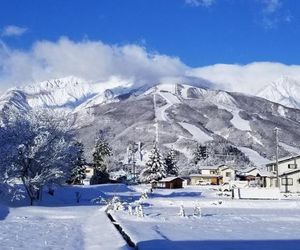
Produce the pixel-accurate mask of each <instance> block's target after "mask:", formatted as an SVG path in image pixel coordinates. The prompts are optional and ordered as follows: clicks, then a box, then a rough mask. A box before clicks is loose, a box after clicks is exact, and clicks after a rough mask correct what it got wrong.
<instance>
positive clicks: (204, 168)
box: [199, 166, 219, 170]
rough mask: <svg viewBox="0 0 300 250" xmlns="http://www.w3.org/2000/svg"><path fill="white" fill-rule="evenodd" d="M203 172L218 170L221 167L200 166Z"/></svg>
mask: <svg viewBox="0 0 300 250" xmlns="http://www.w3.org/2000/svg"><path fill="white" fill-rule="evenodd" d="M199 169H201V170H218V169H219V166H199Z"/></svg>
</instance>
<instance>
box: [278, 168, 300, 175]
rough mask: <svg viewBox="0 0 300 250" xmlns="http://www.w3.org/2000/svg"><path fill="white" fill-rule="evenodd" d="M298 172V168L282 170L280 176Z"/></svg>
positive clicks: (299, 170)
mask: <svg viewBox="0 0 300 250" xmlns="http://www.w3.org/2000/svg"><path fill="white" fill-rule="evenodd" d="M298 172H300V169H293V170H289V171H286V172H284V173H283V174H281V175H280V176H284V175H291V174H295V173H298Z"/></svg>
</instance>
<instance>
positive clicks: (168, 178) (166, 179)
mask: <svg viewBox="0 0 300 250" xmlns="http://www.w3.org/2000/svg"><path fill="white" fill-rule="evenodd" d="M176 179H181V180H183V179H182V178H180V177H178V176H170V177H166V178H163V179H161V180H159V182H170V181H173V180H176Z"/></svg>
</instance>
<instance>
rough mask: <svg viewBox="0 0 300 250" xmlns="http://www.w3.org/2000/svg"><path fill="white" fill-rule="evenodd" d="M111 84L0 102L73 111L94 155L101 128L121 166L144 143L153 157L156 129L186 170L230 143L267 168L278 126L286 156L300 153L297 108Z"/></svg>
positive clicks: (198, 90) (189, 88) (190, 88)
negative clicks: (208, 147)
mask: <svg viewBox="0 0 300 250" xmlns="http://www.w3.org/2000/svg"><path fill="white" fill-rule="evenodd" d="M109 86H112V88H106V85H105V84H103V83H99V84H97V83H90V82H87V81H85V80H82V79H79V78H76V77H67V78H63V79H57V80H50V81H45V82H41V83H37V84H32V85H29V86H25V87H22V88H15V89H11V90H9V91H8V92H7V93H6V94H5V95H3V96H2V97H1V98H0V108H1V110H6V109H8V108H17V109H24V110H26V109H28V108H30V107H50V108H64V109H66V110H69V111H70V112H72V113H73V114H74V117H75V121H76V129H77V131H78V137H79V138H80V139H81V141H82V142H83V143H84V144H85V146H86V152H87V154H88V156H89V155H90V152H92V147H93V144H94V139H95V134H96V133H97V132H98V130H99V129H102V130H104V131H106V132H107V134H108V136H109V138H110V141H111V144H112V146H113V148H114V150H115V156H116V157H115V160H116V161H122V160H124V157H125V155H126V148H127V146H128V144H129V143H130V142H132V141H135V142H141V143H142V145H143V150H144V156H145V157H146V153H147V152H148V151H149V150H150V148H151V146H152V145H153V141H154V140H155V138H156V136H157V135H156V128H157V127H158V131H159V133H158V138H159V146H160V148H161V149H162V150H163V151H166V150H168V149H169V148H170V147H173V148H174V149H176V150H177V151H178V152H180V156H181V157H180V158H181V160H182V165H184V164H185V167H186V162H187V161H186V159H191V157H192V153H193V150H194V148H195V146H196V144H197V143H198V142H200V143H216V145H218V144H221V143H228V144H230V145H232V146H234V147H236V148H237V149H238V150H239V151H240V152H242V153H243V154H244V155H246V156H247V157H249V159H250V160H251V161H252V162H253V163H254V164H256V165H259V164H263V163H265V162H266V161H268V159H271V158H272V157H274V152H275V146H274V128H275V127H279V128H280V129H281V130H280V131H281V133H280V136H279V137H280V155H281V156H286V155H288V154H290V153H297V152H299V149H298V145H300V110H298V109H292V108H288V107H286V106H283V105H281V104H277V103H274V102H271V101H268V100H266V99H263V98H260V97H256V96H250V95H244V94H240V93H230V92H226V91H220V90H211V89H208V88H206V87H201V84H199V83H198V84H196V86H194V85H191V84H189V85H188V84H177V83H165V84H158V85H156V86H151V87H149V86H142V87H139V88H135V87H134V85H133V84H131V83H130V82H126V83H125V84H124V82H122V81H118V80H114V81H113V82H110V83H109ZM144 159H145V158H144Z"/></svg>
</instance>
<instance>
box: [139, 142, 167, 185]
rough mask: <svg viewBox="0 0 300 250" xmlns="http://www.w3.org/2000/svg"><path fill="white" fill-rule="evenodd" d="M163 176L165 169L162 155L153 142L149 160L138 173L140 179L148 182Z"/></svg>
mask: <svg viewBox="0 0 300 250" xmlns="http://www.w3.org/2000/svg"><path fill="white" fill-rule="evenodd" d="M164 177H166V170H165V166H164V163H163V160H162V156H161V154H160V152H159V149H158V147H157V145H156V144H154V147H153V149H152V150H151V153H150V155H149V160H148V162H147V163H146V166H145V168H144V169H143V171H142V172H141V174H140V181H141V182H145V183H149V182H151V181H153V180H156V181H158V180H160V179H162V178H164Z"/></svg>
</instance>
